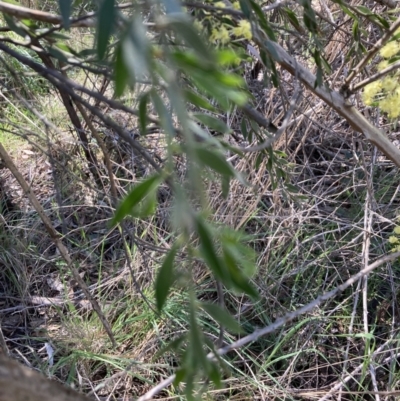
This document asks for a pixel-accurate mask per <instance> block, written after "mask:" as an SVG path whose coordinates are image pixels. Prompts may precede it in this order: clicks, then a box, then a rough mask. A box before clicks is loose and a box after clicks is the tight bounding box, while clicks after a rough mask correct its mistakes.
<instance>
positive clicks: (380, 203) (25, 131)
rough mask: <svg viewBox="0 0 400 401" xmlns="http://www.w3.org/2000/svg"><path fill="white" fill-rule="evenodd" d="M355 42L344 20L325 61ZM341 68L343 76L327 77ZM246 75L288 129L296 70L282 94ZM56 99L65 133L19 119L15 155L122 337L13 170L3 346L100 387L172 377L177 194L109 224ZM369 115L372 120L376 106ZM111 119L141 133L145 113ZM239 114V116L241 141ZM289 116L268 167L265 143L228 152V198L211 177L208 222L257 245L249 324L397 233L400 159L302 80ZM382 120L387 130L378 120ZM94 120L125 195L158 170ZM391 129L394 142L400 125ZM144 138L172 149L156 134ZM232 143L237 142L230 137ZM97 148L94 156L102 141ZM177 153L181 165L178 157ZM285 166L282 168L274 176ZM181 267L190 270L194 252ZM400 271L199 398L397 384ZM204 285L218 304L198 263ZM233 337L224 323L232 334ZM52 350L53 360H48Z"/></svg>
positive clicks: (288, 305) (0, 231) (0, 253)
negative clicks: (163, 274)
mask: <svg viewBox="0 0 400 401" xmlns="http://www.w3.org/2000/svg"><path fill="white" fill-rule="evenodd" d="M321 12H322V11H321ZM335 12H336V11H335ZM344 29H345V28H344ZM372 34H373V32H372V33H371V35H372ZM348 39H349V38H348V36H346V35H345V34H344V31H340V33H339V34H337V35H333V37H332V38H330V40H329V42H328V43H327V48H326V52H327V54H326V57H327V59H328V60H330V62H331V63H332V64H333V63H335V60H338V58H339V56H340V54H342V53H344V52H346V51H348V49H349V47H348V46H349V40H348ZM307 57H308V55H307V54H306V53H304V59H305V60H307ZM338 77H339V76H338V75H337V74H336V73H333V75H332V77H331V78H332V82H334V81H335V80H336V79H339V78H338ZM78 78H79V80H82V79H83V78H82V77H78ZM96 85H99V83H98V82H97V83H95V86H96ZM249 86H250V88H251V90H252V92H253V93H254V95H255V97H256V98H257V99H258V104H257V107H258V109H259V110H260V111H262V112H263V113H264V115H265V116H266V117H269V118H271V119H272V120H274V121H275V123H276V124H279V123H280V122H281V120H282V118H283V116H284V110H285V107H286V106H287V101H288V99H289V100H290V97H291V96H292V93H293V82H292V78H290V77H289V76H287V75H286V74H284V73H282V82H281V87H280V88H277V89H272V88H269V89H265V86H262V84H261V83H259V82H254V81H252V82H250V81H249ZM108 94H109V95H111V92H110V93H108ZM354 101H355V102H358V100H357V99H355V100H354ZM48 104H51V105H52V106H53V107H51V108H50V109H49V110H48V112H46V116H47V117H48V118H49V119H51V121H53V123H54V124H55V125H56V126H58V128H59V129H58V130H57V131H54V132H52V135H51V136H50V137H48V138H46V137H45V136H44V135H43V131H42V130H41V128H40V123H39V121H38V120H32V121H29V120H27V121H25V122H24V124H21V126H20V131H19V132H18V134H19V135H20V136H23V137H24V140H25V141H26V140H30V141H31V142H33V143H34V144H36V145H37V147H27V145H26V142H19V143H20V144H21V145H20V146H21V147H23V148H24V149H25V150H27V151H28V152H26V151H25V153H24V152H13V156H14V160H15V161H16V163H17V164H18V167H19V169H20V171H21V172H22V173H23V175H24V177H25V179H26V180H27V181H28V182H29V183H30V184H31V186H32V189H33V191H34V193H35V194H36V196H37V197H38V199H39V200H40V201H41V203H42V205H43V206H44V207H45V209H46V212H47V214H48V216H49V217H50V218H51V220H52V222H53V225H54V227H55V228H56V229H57V230H58V231H59V232H60V233H61V234H62V237H63V241H64V242H65V244H66V245H67V246H68V249H69V250H70V252H71V255H72V256H73V258H74V260H75V261H76V262H77V264H78V266H79V271H80V273H81V275H82V277H83V278H84V280H85V282H86V283H87V285H88V286H89V288H90V290H91V292H92V294H93V296H94V297H95V298H96V299H97V300H98V301H99V303H100V304H101V306H102V310H103V312H104V314H105V316H106V317H107V319H108V321H109V322H110V323H111V325H112V329H113V333H114V335H115V337H116V340H117V343H118V347H117V348H116V349H112V348H111V345H110V342H109V339H108V337H107V335H106V333H105V332H104V329H103V327H102V326H101V324H100V322H99V320H98V317H97V315H95V314H94V313H93V312H92V311H91V310H90V307H89V305H88V303H87V301H85V300H84V299H83V296H82V292H81V290H80V289H79V287H78V286H77V283H76V282H75V281H74V280H73V279H72V277H71V274H70V272H69V271H68V269H67V268H66V266H65V264H64V263H63V261H62V258H61V257H60V255H59V254H58V253H57V251H56V249H55V247H54V245H53V243H52V241H51V240H50V239H49V238H47V236H46V235H45V234H44V228H43V226H42V224H41V222H40V221H39V219H38V217H37V215H36V214H35V212H34V211H33V210H32V208H31V206H30V205H29V204H28V203H27V201H26V199H25V198H24V196H23V194H22V193H21V191H20V190H19V189H18V186H17V184H16V182H15V180H14V179H13V177H12V176H11V175H10V173H9V172H7V171H6V170H4V169H3V170H1V171H0V173H1V174H0V175H1V179H2V182H3V184H4V185H3V187H2V188H3V192H4V193H5V194H6V196H7V197H8V198H9V199H10V200H11V201H12V204H13V205H14V206H16V209H15V210H13V211H10V212H8V213H7V212H4V213H3V214H2V221H1V222H0V306H1V309H0V318H1V329H2V332H3V335H4V337H5V340H6V344H7V348H8V350H9V352H10V353H11V354H12V355H13V356H15V357H16V358H18V359H19V360H21V362H23V363H25V364H27V365H28V366H32V367H33V368H36V369H40V370H41V371H43V372H44V373H45V374H47V375H48V376H49V377H52V378H55V379H58V380H60V381H62V382H65V383H67V384H69V385H73V386H75V387H76V388H78V389H79V390H81V391H83V392H85V393H89V392H91V393H92V394H93V393H95V394H96V395H97V396H99V397H108V396H110V395H112V396H114V397H115V398H116V399H129V398H124V397H136V396H138V395H140V394H143V393H144V392H145V391H147V390H148V389H150V388H151V387H152V386H154V385H155V384H156V383H158V382H159V381H160V380H162V379H163V378H165V377H167V376H169V375H170V374H172V373H173V371H174V366H176V363H177V360H176V357H175V356H174V355H173V354H172V353H169V352H167V353H166V354H164V355H162V356H160V355H159V354H157V352H158V351H159V350H160V349H161V348H162V347H163V346H165V345H166V344H168V343H169V342H170V341H171V340H172V339H174V338H175V337H176V335H177V334H179V333H182V332H185V331H186V330H187V325H188V323H187V321H188V317H187V307H188V305H187V300H186V299H185V297H184V295H183V294H181V293H180V292H179V291H176V292H174V293H173V294H172V296H171V298H170V299H169V301H168V302H167V305H166V308H165V311H164V313H163V315H162V316H159V315H158V314H157V313H156V312H155V306H154V292H153V286H152V284H153V281H154V276H155V272H156V269H157V268H158V266H159V264H160V261H161V260H162V258H163V256H164V254H165V252H166V251H167V250H168V248H169V247H170V244H171V243H172V241H173V238H171V233H170V223H169V221H168V218H169V216H170V213H171V198H170V196H171V195H170V193H169V191H168V190H167V189H164V190H163V193H162V194H160V199H159V206H158V210H157V212H156V214H155V216H153V217H152V218H150V219H148V220H143V221H135V222H134V223H133V222H132V223H129V226H128V230H126V232H124V234H123V235H121V233H120V232H119V231H118V230H115V229H114V230H112V229H110V228H109V225H108V223H109V220H110V218H111V217H112V215H113V210H114V209H113V207H112V206H111V205H112V203H111V201H110V196H109V194H110V184H109V182H108V181H107V175H106V171H105V169H104V166H103V165H102V164H100V165H101V166H102V167H103V169H102V171H101V174H102V177H103V178H104V188H103V189H102V190H98V189H95V188H94V186H93V185H91V177H90V174H89V172H88V170H87V168H86V163H85V161H84V158H83V156H82V154H81V153H80V152H79V150H78V147H77V146H76V139H74V137H73V135H71V133H70V132H69V131H68V127H67V124H64V123H63V122H65V121H66V118H65V115H64V112H63V111H62V108H61V107H60V106H61V104H60V103H59V101H58V100H57V99H56V98H55V97H54V95H52V94H50V95H49V97H48V98H47V100H44V101H43V105H46V107H43V109H42V112H44V110H46V108H47V105H48ZM105 112H108V110H105ZM368 112H369V113H370V116H371V119H373V118H375V116H376V118H378V117H377V114H376V111H374V110H368ZM113 113H114V114H113ZM111 114H112V115H113V117H114V118H115V119H116V120H117V121H118V122H119V123H120V124H121V125H123V126H125V127H127V128H129V129H132V130H133V131H134V130H135V129H136V126H137V121H135V120H133V119H130V118H128V117H126V116H125V115H123V114H122V113H119V112H118V113H117V112H112V113H111ZM30 116H31V115H30ZM15 118H16V117H15V115H14V114H13V115H12V118H10V117H9V116H8V117H7V115H6V116H5V117H4V121H3V122H2V124H3V125H5V124H8V126H9V127H11V126H12V124H13V123H15ZM243 118H244V117H243V115H241V114H240V113H236V114H232V115H230V121H229V123H230V126H231V127H232V128H233V130H234V131H235V134H237V135H239V136H240V126H241V121H242V119H243ZM293 119H294V122H293V123H292V124H291V125H290V126H289V128H288V129H287V131H286V134H285V135H284V136H283V137H282V138H281V140H280V142H279V143H278V144H277V145H276V147H275V149H274V150H275V153H274V154H273V155H272V156H273V157H275V162H274V164H273V166H272V167H271V165H270V164H269V163H268V161H269V158H270V157H271V154H269V155H268V154H263V155H262V156H261V157H260V156H259V155H258V154H249V155H248V156H247V157H244V158H237V157H235V156H232V155H227V156H228V157H229V158H230V160H231V161H232V163H233V164H234V165H235V167H236V169H237V170H238V171H240V172H242V173H243V174H244V175H245V177H246V178H247V180H248V181H249V183H250V185H249V186H247V187H246V186H243V185H241V184H240V183H238V182H233V183H232V187H231V192H230V194H229V197H228V199H226V200H224V199H223V198H222V196H221V193H220V192H221V190H220V186H219V185H217V184H216V183H213V182H211V183H209V187H208V195H209V198H210V204H211V206H212V209H213V211H214V214H213V218H214V220H215V221H216V222H218V223H221V224H226V225H229V226H230V227H233V228H235V229H237V230H243V231H244V232H245V233H247V234H248V235H249V243H250V244H251V245H252V247H253V248H254V250H255V251H256V252H257V266H258V271H257V275H256V277H255V278H254V283H255V285H256V286H257V287H258V289H259V292H260V294H261V295H262V296H261V300H260V301H259V302H258V303H255V304H253V303H251V301H249V300H248V299H247V298H244V297H239V296H237V295H236V294H232V293H226V295H225V302H226V306H227V308H228V309H229V310H230V311H231V312H232V314H234V315H235V316H236V317H237V319H238V320H239V321H240V323H241V324H242V325H243V327H244V328H245V330H246V331H247V332H252V331H253V330H254V329H256V328H258V327H263V326H266V325H268V324H269V323H270V322H272V321H273V320H275V319H276V318H278V317H279V316H281V315H282V314H284V313H286V312H288V311H293V310H296V309H297V308H299V307H301V306H303V305H305V304H306V303H308V302H310V301H311V300H313V299H314V298H315V297H316V296H317V295H318V294H320V293H322V292H325V291H328V290H330V289H332V288H334V287H336V286H338V285H340V284H341V283H343V282H344V281H345V280H346V279H347V278H348V277H350V276H351V275H353V274H355V273H356V272H358V271H359V270H360V269H362V268H363V267H365V266H366V265H368V264H369V263H370V262H371V261H373V260H375V259H376V258H378V257H379V256H380V255H383V254H385V253H387V252H389V251H390V247H389V244H388V241H387V239H388V237H389V235H390V234H391V232H392V230H393V227H394V224H395V223H394V222H395V218H396V217H397V216H398V215H399V202H398V190H399V186H398V182H397V180H396V178H397V175H398V173H397V170H395V168H394V167H393V165H392V164H391V163H389V162H388V161H387V160H385V159H383V158H382V157H381V156H380V154H379V153H377V152H376V150H375V149H373V148H372V147H370V146H369V145H368V144H367V143H366V142H365V140H364V138H363V137H362V136H360V135H357V134H355V133H354V132H352V130H351V129H350V128H349V126H348V125H347V124H346V123H345V122H343V121H341V120H339V119H337V117H336V116H335V115H334V114H332V112H331V111H330V110H329V109H328V108H327V107H326V106H324V105H322V104H321V103H320V102H319V101H318V99H316V98H314V97H313V96H311V95H310V94H309V93H308V92H306V91H304V92H303V94H302V98H301V101H300V102H299V103H298V106H297V108H296V111H295V113H294V115H293ZM379 123H380V124H381V125H382V126H384V127H386V129H387V130H388V131H390V130H392V127H391V125H389V124H388V123H387V122H386V121H385V119H384V118H382V117H380V120H379ZM95 124H96V127H97V128H98V129H99V132H101V134H102V137H103V139H104V140H105V142H106V143H107V144H109V145H110V148H109V149H110V155H111V157H112V162H113V168H114V170H113V172H114V175H115V177H116V182H117V186H118V191H119V193H120V194H124V193H126V191H127V190H128V188H129V187H130V186H131V185H132V184H134V183H135V182H137V181H138V180H139V179H140V178H141V176H143V175H146V174H148V173H149V169H148V168H147V167H146V168H145V169H144V170H143V169H142V168H141V166H140V165H139V164H138V162H137V160H138V159H137V156H136V155H135V154H134V153H133V152H132V150H130V149H129V148H127V147H126V146H123V145H121V144H120V143H118V142H116V141H115V140H114V139H115V138H114V137H113V134H112V133H111V132H108V131H105V130H103V128H102V126H101V123H100V122H99V121H95ZM385 124H387V125H385ZM38 137H39V139H38ZM390 137H391V139H392V140H400V138H398V133H396V132H391V133H390ZM20 141H21V140H20ZM141 141H142V143H143V145H144V146H145V147H146V148H147V149H148V151H149V152H150V153H152V154H155V155H159V156H160V155H161V157H162V155H163V152H164V149H162V146H160V143H161V144H162V143H163V137H162V135H161V134H154V135H152V136H149V137H148V138H146V139H143V140H141ZM229 141H231V142H232V144H235V145H237V143H236V142H235V140H234V139H233V137H232V138H229ZM71 142H72V144H71ZM49 143H50V146H49ZM111 146H112V149H111ZM40 149H41V150H43V149H44V150H45V151H46V153H47V155H45V154H43V153H42V152H41V151H40ZM73 152H75V153H73ZM279 152H280V153H279ZM49 154H51V155H52V157H48V155H49ZM96 154H97V156H98V157H99V160H100V156H101V152H100V149H98V148H96ZM26 155H28V156H29V157H25V156H26ZM176 164H177V169H178V170H180V171H181V172H182V168H183V167H182V166H183V165H184V164H183V162H182V160H180V159H178V158H177V160H176ZM277 171H278V172H281V173H282V174H283V173H285V174H286V176H282V177H281V178H280V179H278V180H277V179H276V175H277ZM278 174H279V173H278ZM124 244H127V249H128V251H126V250H125V249H124ZM126 252H128V255H127V253H126ZM127 256H129V257H127ZM180 263H181V266H180V267H181V268H182V269H185V267H186V266H185V263H186V261H185V260H184V259H182V260H181V261H180ZM399 269H400V266H399V263H398V262H395V263H388V264H386V265H385V266H384V267H382V268H381V269H379V270H377V271H375V272H374V273H373V274H372V275H371V276H370V277H369V278H368V280H367V281H364V282H363V283H360V284H359V285H358V286H354V287H353V288H352V289H351V290H348V291H346V292H344V293H342V294H341V295H340V297H338V298H336V299H334V300H332V301H330V302H328V303H326V304H324V305H323V306H321V307H320V308H319V309H316V310H314V312H313V313H310V314H308V315H305V316H300V317H298V318H297V319H296V320H295V321H294V322H292V323H291V324H290V325H287V326H284V327H283V328H281V329H280V330H278V331H277V332H276V333H274V334H272V335H268V336H265V337H262V338H259V339H258V341H256V342H254V343H252V344H251V345H248V346H246V347H244V348H242V349H240V350H238V351H235V352H232V353H230V354H229V355H228V356H227V357H226V375H225V379H226V380H225V381H224V385H225V387H224V389H219V390H216V389H212V388H210V390H209V391H208V392H207V393H206V394H205V395H204V399H210V400H211V399H213V400H220V399H221V400H222V399H230V400H237V401H239V400H248V399H255V400H258V399H259V400H269V399H276V400H316V399H320V400H321V399H327V398H324V397H328V396H330V395H332V396H333V399H342V400H350V399H351V400H357V399H373V398H375V399H376V397H375V396H373V395H371V394H368V391H375V390H379V391H382V392H386V391H393V390H396V389H398V386H399V379H400V376H398V374H399V373H398V371H399V369H398V354H399V350H398V340H397V338H398V324H397V321H398V318H399V308H398V302H399V299H398V292H399V291H398V284H397V282H398V278H399V276H400V271H399ZM196 280H197V283H198V287H197V291H198V297H199V298H202V299H211V300H214V299H216V297H217V294H216V290H215V288H214V287H215V286H214V283H213V280H212V278H211V277H210V275H209V274H208V273H207V272H206V271H204V269H203V267H202V266H198V267H196ZM201 323H202V324H203V328H204V330H205V332H206V333H207V336H209V338H211V339H215V338H217V337H218V327H215V325H214V324H213V322H211V321H210V320H209V319H208V318H207V317H206V316H203V317H201ZM235 339H236V337H234V336H232V335H230V334H229V333H226V334H225V341H226V343H229V342H232V341H234V340H235ZM45 346H47V347H48V348H47V350H46V348H45ZM49 346H51V347H52V349H53V350H54V351H55V354H54V363H49V351H48V349H49ZM178 390H179V389H167V390H165V391H164V392H163V393H162V394H161V396H160V397H162V399H178V398H180V396H179V391H178ZM340 392H341V393H340ZM384 397H386V398H385V399H390V398H388V397H389V396H388V395H387V394H386V396H383V395H382V398H384ZM392 399H394V398H392Z"/></svg>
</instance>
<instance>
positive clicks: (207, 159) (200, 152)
mask: <svg viewBox="0 0 400 401" xmlns="http://www.w3.org/2000/svg"><path fill="white" fill-rule="evenodd" d="M196 153H197V156H198V158H199V160H200V161H201V162H202V163H203V164H205V165H206V166H208V167H210V168H211V169H212V170H214V171H216V172H217V173H219V174H222V175H224V176H227V177H234V176H235V170H234V168H233V167H232V166H231V165H230V164H229V163H228V162H227V161H226V159H225V157H224V156H223V155H222V154H221V153H219V152H216V151H212V150H208V149H204V148H197V149H196Z"/></svg>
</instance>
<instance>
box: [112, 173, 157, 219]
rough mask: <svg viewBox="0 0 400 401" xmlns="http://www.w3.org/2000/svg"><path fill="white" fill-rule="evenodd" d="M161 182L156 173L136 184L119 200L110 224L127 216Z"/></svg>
mask: <svg viewBox="0 0 400 401" xmlns="http://www.w3.org/2000/svg"><path fill="white" fill-rule="evenodd" d="M160 182H161V177H160V176H159V175H158V174H156V175H153V176H152V177H149V178H147V179H146V180H144V181H142V182H141V183H140V184H138V185H136V186H135V187H134V188H133V189H132V190H131V191H130V192H129V194H128V195H127V196H126V197H125V199H124V200H123V201H122V202H121V204H120V205H119V207H118V208H117V210H116V212H115V214H114V218H113V219H112V225H115V224H118V223H119V222H120V221H121V220H122V219H123V218H124V217H125V216H128V215H129V214H130V213H131V212H132V209H133V208H134V207H135V206H136V205H138V204H139V202H140V201H141V200H142V199H143V198H144V197H145V196H146V195H147V194H148V193H149V192H150V191H151V190H152V189H154V188H155V187H157V186H158V185H159V184H160Z"/></svg>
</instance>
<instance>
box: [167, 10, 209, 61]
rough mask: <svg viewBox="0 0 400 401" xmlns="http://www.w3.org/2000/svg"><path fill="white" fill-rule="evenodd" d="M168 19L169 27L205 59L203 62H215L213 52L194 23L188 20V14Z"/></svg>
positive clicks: (179, 14) (175, 15)
mask: <svg viewBox="0 0 400 401" xmlns="http://www.w3.org/2000/svg"><path fill="white" fill-rule="evenodd" d="M167 18H168V19H167V21H168V24H169V26H170V27H171V28H172V29H173V30H174V31H175V32H176V33H177V34H178V35H179V36H180V37H181V38H182V40H184V41H185V42H186V44H187V45H188V46H189V47H190V48H192V49H193V50H194V51H195V52H196V53H197V54H198V55H199V56H200V57H201V58H202V59H203V61H206V62H208V63H211V64H213V63H214V62H215V57H214V54H213V52H212V51H211V50H210V49H209V48H208V46H207V45H206V42H205V41H204V40H203V39H202V38H201V36H200V35H199V33H198V32H197V30H196V29H195V27H194V26H193V22H192V21H191V20H190V19H189V18H187V15H186V14H183V13H178V14H169V15H168V17H167Z"/></svg>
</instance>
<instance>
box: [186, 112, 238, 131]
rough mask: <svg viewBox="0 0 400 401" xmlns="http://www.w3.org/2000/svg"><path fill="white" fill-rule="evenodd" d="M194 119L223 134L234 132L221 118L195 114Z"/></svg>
mask: <svg viewBox="0 0 400 401" xmlns="http://www.w3.org/2000/svg"><path fill="white" fill-rule="evenodd" d="M193 117H194V118H195V119H196V120H197V121H200V122H201V123H202V124H204V125H205V126H207V127H209V128H211V129H213V130H215V131H217V132H220V133H221V134H229V133H230V132H232V130H231V129H230V128H229V127H228V126H227V125H226V124H225V123H224V122H223V121H221V120H220V119H219V118H216V117H213V116H211V115H210V114H203V113H194V114H193Z"/></svg>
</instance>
